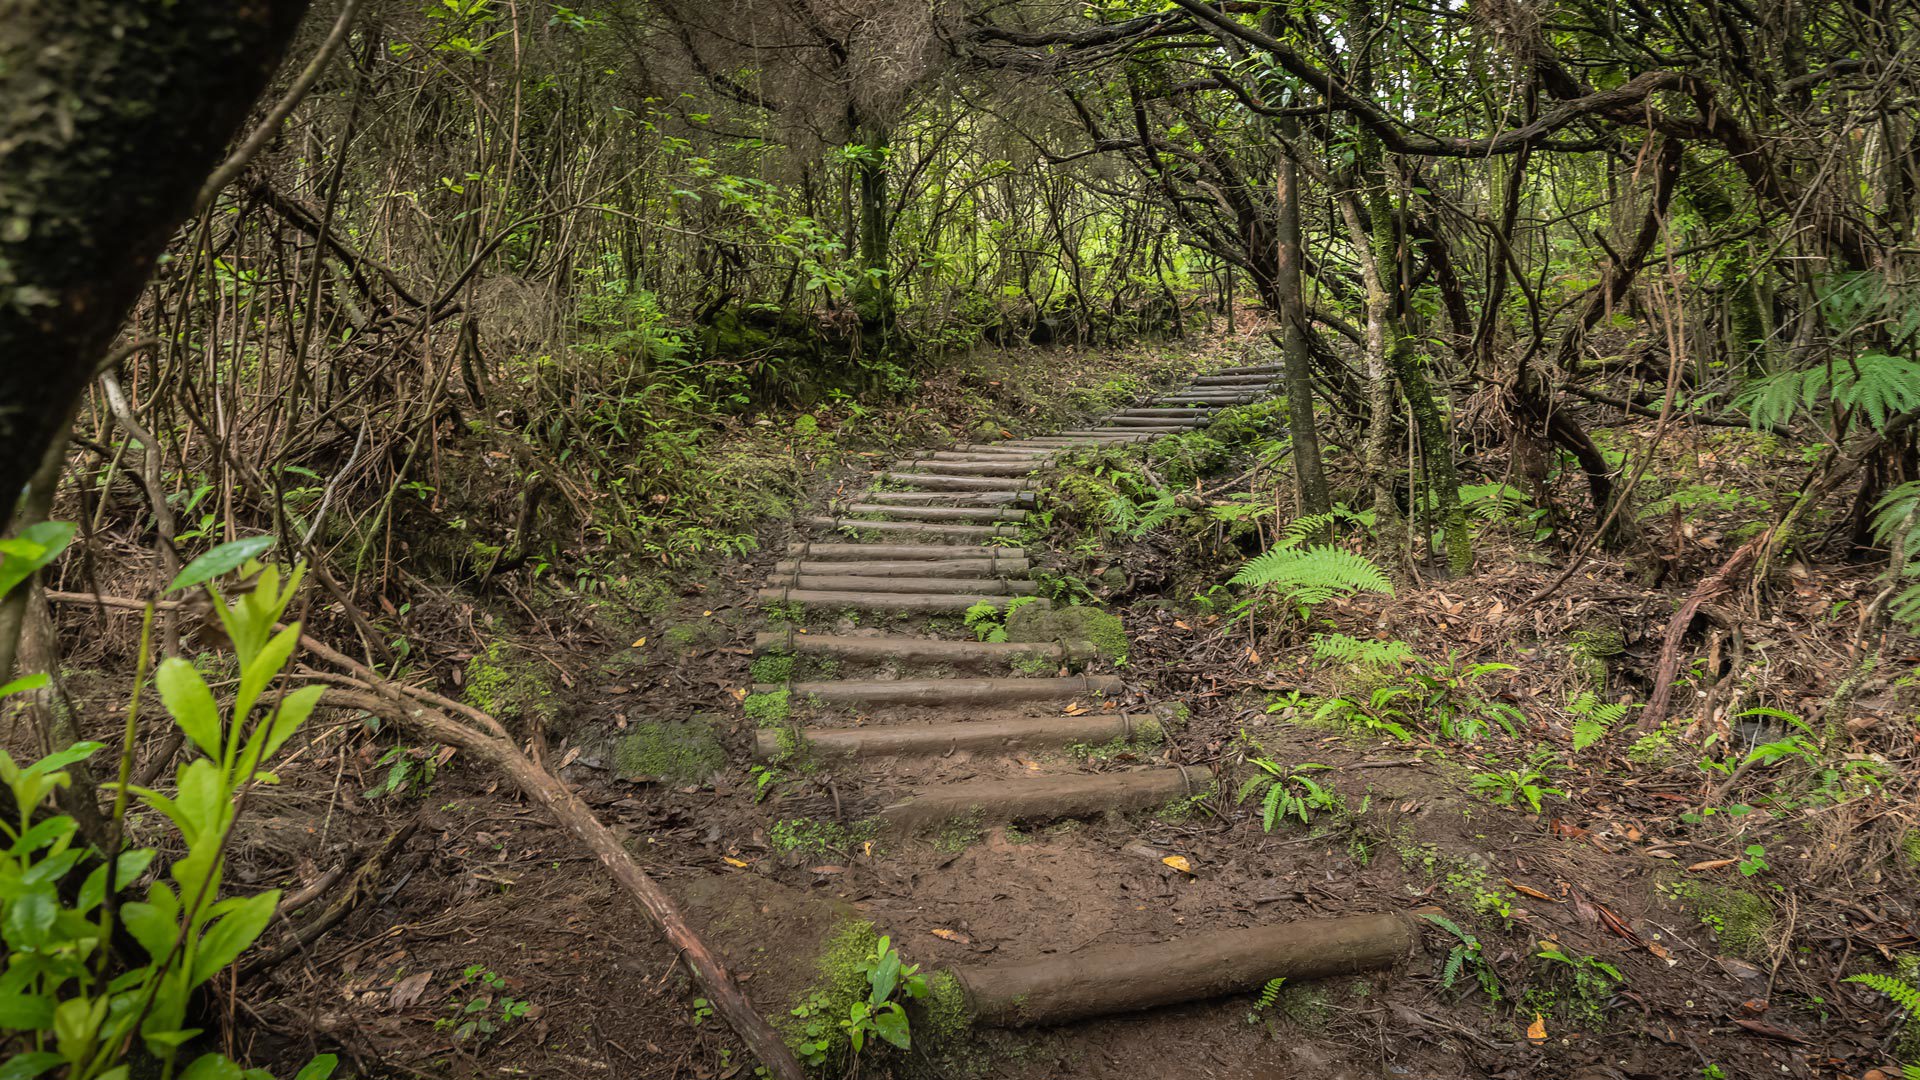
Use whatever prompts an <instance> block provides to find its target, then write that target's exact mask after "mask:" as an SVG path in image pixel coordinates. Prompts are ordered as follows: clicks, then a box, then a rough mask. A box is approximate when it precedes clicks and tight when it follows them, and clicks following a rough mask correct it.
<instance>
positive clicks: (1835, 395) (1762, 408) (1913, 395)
mask: <svg viewBox="0 0 1920 1080" xmlns="http://www.w3.org/2000/svg"><path fill="white" fill-rule="evenodd" d="M1823 395H1824V396H1825V398H1826V399H1827V400H1829V401H1831V402H1832V403H1833V404H1835V405H1838V406H1840V407H1841V408H1844V409H1847V410H1848V411H1850V412H1852V413H1854V414H1856V415H1861V416H1865V417H1866V419H1867V422H1868V424H1869V425H1870V426H1871V427H1872V428H1873V429H1874V430H1876V431H1879V430H1882V429H1884V428H1885V427H1886V425H1887V420H1888V419H1889V418H1891V417H1893V416H1895V415H1897V414H1899V413H1903V412H1909V411H1911V410H1913V409H1916V408H1920V364H1916V363H1914V362H1913V361H1911V360H1908V359H1907V358H1905V357H1901V356H1889V355H1887V354H1886V353H1879V352H1869V353H1863V354H1861V355H1860V356H1859V357H1858V358H1856V359H1854V360H1853V361H1852V362H1851V363H1835V364H1832V365H1825V364H1823V365H1821V366H1819V367H1816V368H1810V369H1808V370H1806V371H1786V372H1781V373H1780V374H1778V375H1773V376H1769V377H1767V378H1765V379H1761V380H1759V381H1758V382H1756V383H1754V384H1753V385H1752V386H1749V387H1748V388H1747V389H1746V390H1745V391H1743V392H1742V393H1741V394H1740V396H1739V397H1738V398H1736V399H1735V402H1736V404H1739V405H1742V406H1744V407H1745V408H1746V410H1747V415H1748V417H1749V419H1751V420H1752V422H1753V426H1754V427H1755V428H1756V429H1759V428H1768V427H1778V426H1780V425H1783V424H1786V423H1787V422H1788V421H1790V420H1792V419H1793V416H1794V414H1795V413H1796V412H1799V411H1801V410H1805V411H1806V412H1809V413H1811V412H1814V411H1815V410H1816V409H1817V408H1818V407H1819V405H1820V401H1821V398H1822V396H1823Z"/></svg>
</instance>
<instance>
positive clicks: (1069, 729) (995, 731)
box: [751, 367, 1414, 1075]
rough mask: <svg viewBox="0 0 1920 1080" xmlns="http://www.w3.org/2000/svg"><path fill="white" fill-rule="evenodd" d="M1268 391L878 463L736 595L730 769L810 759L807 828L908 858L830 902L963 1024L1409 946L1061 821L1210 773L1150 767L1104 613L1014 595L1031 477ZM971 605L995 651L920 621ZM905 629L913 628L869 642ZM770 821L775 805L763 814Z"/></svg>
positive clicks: (1388, 960)
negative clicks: (952, 982) (741, 605)
mask: <svg viewBox="0 0 1920 1080" xmlns="http://www.w3.org/2000/svg"><path fill="white" fill-rule="evenodd" d="M1277 378H1278V369H1277V368H1275V367H1249V368H1234V369H1228V370H1225V371H1222V372H1219V373H1216V374H1213V375H1209V376H1203V377H1201V378H1198V379H1196V380H1195V381H1194V382H1193V383H1192V384H1191V385H1189V386H1187V387H1185V388H1182V389H1180V390H1177V391H1174V392H1171V393H1168V394H1166V395H1163V396H1161V397H1160V398H1158V399H1156V400H1153V401H1150V402H1147V403H1145V404H1143V405H1141V406H1139V407H1136V408H1129V409H1126V410H1123V411H1120V412H1117V413H1114V414H1112V415H1110V416H1107V417H1106V418H1104V419H1103V420H1101V421H1099V422H1098V423H1097V424H1095V425H1093V426H1090V427H1087V428H1084V429H1081V430H1070V431H1063V432H1060V433H1058V434H1057V435H1053V436H1047V437H1038V438H1025V439H1014V440H1009V441H1004V442H990V443H974V444H968V445H961V446H957V447H955V448H954V449H951V450H942V451H933V452H925V453H920V454H917V455H914V456H913V457H911V458H908V459H906V460H903V461H899V462H896V463H894V464H892V465H891V466H889V467H887V468H885V469H884V470H882V471H881V472H880V474H879V476H878V477H877V478H876V483H875V484H874V485H873V486H872V489H871V490H868V491H864V492H862V493H860V494H858V495H857V496H855V497H852V498H849V499H847V500H845V501H844V502H841V501H836V502H835V503H834V504H832V505H830V506H828V507H826V508H824V512H821V513H817V514H813V515H810V516H807V517H805V518H804V519H803V520H802V522H801V524H802V527H803V530H804V532H803V535H804V536H806V539H804V540H801V541H798V542H795V543H793V544H791V545H790V546H789V548H788V550H787V552H786V553H785V558H784V559H782V560H781V561H780V562H778V563H777V564H776V565H775V566H774V567H773V570H772V573H771V574H770V576H769V577H768V579H767V581H766V582H765V586H764V588H762V589H761V590H760V593H759V595H760V598H761V600H762V602H763V604H765V605H766V606H767V607H768V609H769V610H771V611H772V612H775V613H777V614H780V615H784V616H786V618H784V619H780V620H769V622H768V623H767V625H766V627H765V628H764V629H763V630H762V632H760V633H759V634H758V635H757V636H756V640H755V653H756V656H757V657H760V658H762V662H761V663H758V664H756V671H758V672H760V673H761V674H762V675H763V676H764V675H765V674H766V673H767V672H769V671H773V672H777V673H778V674H779V675H780V676H782V677H783V678H782V681H779V682H761V683H757V684H756V685H755V686H754V688H753V689H754V692H755V695H756V697H755V698H754V699H751V700H754V701H758V702H764V703H774V702H777V703H778V705H777V707H775V708H771V709H768V710H765V711H764V712H763V715H762V718H761V719H762V727H761V728H760V730H759V731H758V732H757V741H756V746H755V756H756V757H757V758H759V759H760V760H762V761H765V762H788V763H792V762H794V761H806V762H810V763H811V764H812V765H813V766H814V767H815V768H818V769H821V770H825V771H826V773H827V775H830V776H831V777H832V780H831V782H830V784H829V788H830V791H831V793H832V795H831V797H832V806H831V808H830V810H829V811H828V812H827V813H825V814H823V815H822V816H824V817H829V818H837V819H838V820H839V821H842V822H856V821H862V820H865V821H875V822H877V823H878V830H877V832H876V833H875V834H874V836H873V842H875V843H877V844H880V845H882V846H884V847H885V848H888V849H892V850H894V851H917V852H919V853H920V857H918V858H915V857H909V858H907V859H905V860H904V863H903V862H902V861H901V860H896V859H893V858H889V859H887V860H876V861H884V862H885V863H891V864H894V865H893V866H892V867H891V868H889V869H881V870H877V871H875V872H876V873H877V874H878V875H879V876H880V878H881V881H880V883H879V885H878V886H876V887H873V888H867V889H861V890H858V891H856V892H854V893H852V894H849V893H848V892H846V891H842V892H841V893H840V895H842V896H849V895H851V898H852V899H855V900H859V901H862V903H861V904H860V907H861V909H862V911H863V913H865V914H866V915H868V916H869V917H871V918H872V919H873V920H874V922H875V923H876V924H877V925H878V926H879V927H880V929H881V931H882V932H891V933H893V934H895V935H896V938H897V940H899V941H900V942H901V943H902V948H903V950H904V951H905V952H906V953H907V955H908V957H909V959H924V960H929V961H930V965H929V966H934V965H939V966H942V967H944V968H945V969H946V970H950V971H952V972H953V973H954V974H955V975H957V976H958V978H959V981H960V983H961V985H962V986H963V987H964V989H965V991H966V994H967V998H968V1005H969V1006H970V1010H971V1013H972V1015H973V1017H974V1018H975V1020H976V1022H977V1023H979V1024H981V1025H985V1026H1002V1027H1006V1026H1024V1025H1055V1024H1062V1023H1068V1022H1074V1021H1082V1020H1087V1019H1089V1018H1096V1017H1101V1016H1107V1015H1115V1014H1124V1013H1129V1012H1133V1011H1135V1010H1140V1009H1146V1008H1152V1007H1160V1006H1168V1005H1177V1004H1179V1003H1182V1002H1188V1001H1195V1000H1200V999H1206V998H1210V997H1215V996H1219V995H1223V994H1232V993H1243V992H1249V991H1257V990H1258V989H1259V988H1260V987H1261V986H1262V985H1263V984H1265V983H1266V982H1267V981H1268V980H1270V979H1273V978H1276V977H1281V976H1285V977H1287V978H1289V979H1293V980H1299V979H1303V978H1312V977H1314V976H1317V975H1327V974H1339V973H1350V972H1354V971H1363V970H1371V969H1377V968H1382V967H1386V966H1389V965H1391V964H1392V963H1393V962H1394V961H1395V960H1397V959H1399V958H1400V957H1401V956H1402V955H1404V954H1405V953H1406V952H1407V951H1408V950H1409V948H1410V947H1411V944H1412V941H1413V937H1414V935H1413V932H1412V930H1411V928H1410V926H1409V924H1408V923H1407V921H1406V920H1405V919H1404V918H1403V917H1401V916H1399V915H1371V916H1356V917H1347V918H1334V919H1319V920H1304V921H1290V922H1289V921H1278V920H1273V921H1270V920H1267V919H1263V918H1262V917H1261V912H1260V910H1258V908H1257V905H1253V904H1248V903H1247V902H1246V900H1245V898H1244V897H1235V896H1234V895H1232V893H1231V890H1230V889H1228V888H1226V887H1224V886H1214V885H1211V884H1210V883H1208V882H1207V881H1205V880H1204V879H1196V878H1189V877H1186V876H1183V875H1179V874H1177V873H1174V872H1173V871H1169V869H1168V865H1167V864H1163V861H1162V859H1161V857H1160V856H1161V855H1162V853H1161V852H1158V851H1155V850H1152V849H1148V848H1145V847H1143V846H1141V845H1133V847H1132V848H1130V849H1129V851H1130V853H1131V854H1132V855H1134V856H1137V857H1136V858H1133V859H1131V860H1128V861H1127V862H1126V863H1124V864H1122V865H1115V860H1114V858H1113V856H1112V843H1111V838H1110V837H1108V838H1105V840H1104V841H1103V842H1100V843H1090V842H1087V841H1088V837H1087V835H1086V834H1085V833H1084V832H1082V831H1081V830H1080V829H1079V828H1078V827H1079V826H1080V825H1082V824H1084V823H1088V822H1095V821H1103V820H1108V819H1122V817H1123V815H1125V814H1127V813H1129V812H1137V813H1151V812H1154V811H1164V810H1165V809H1166V808H1168V807H1169V806H1176V807H1177V805H1178V804H1179V803H1181V802H1182V800H1188V799H1192V798H1194V797H1196V796H1202V795H1204V794H1206V793H1208V792H1209V791H1211V790H1212V789H1213V785H1214V784H1215V782H1216V778H1215V777H1214V776H1213V774H1212V773H1211V771H1210V770H1208V769H1206V768H1204V767H1190V766H1184V765H1178V764H1167V763H1165V762H1164V760H1161V759H1163V758H1164V755H1161V754H1159V753H1157V752H1156V750H1155V749H1154V747H1155V744H1156V743H1158V742H1159V740H1160V738H1161V736H1162V734H1163V727H1162V725H1163V724H1169V723H1177V722H1178V717H1179V715H1180V714H1181V710H1180V709H1179V708H1178V704H1177V703H1171V702H1154V701H1147V700H1141V699H1140V698H1138V697H1137V696H1134V695H1131V694H1129V692H1128V689H1127V682H1126V679H1125V678H1124V677H1123V676H1124V674H1125V671H1126V669H1125V668H1124V667H1121V666H1116V665H1115V663H1114V661H1115V660H1116V659H1117V656H1116V653H1115V651H1114V650H1115V648H1116V646H1117V647H1119V648H1124V644H1123V643H1122V642H1121V641H1119V640H1118V639H1117V638H1115V637H1114V636H1113V633H1112V631H1113V629H1114V628H1115V624H1114V622H1113V621H1112V620H1111V617H1110V616H1103V615H1098V614H1093V615H1091V616H1089V613H1090V612H1091V611H1092V609H1054V608H1052V607H1051V606H1050V604H1049V601H1047V600H1046V599H1043V598H1039V597H1035V596H1033V595H1032V594H1034V593H1035V592H1036V589H1037V586H1036V583H1035V581H1034V580H1033V579H1032V573H1033V571H1035V570H1036V569H1038V568H1042V567H1044V566H1045V565H1046V563H1047V557H1048V553H1047V552H1045V551H1032V550H1026V549H1023V548H1021V547H1018V546H1013V545H1015V544H1016V543H1017V542H1018V537H1019V535H1020V534H1021V531H1022V529H1021V526H1022V523H1023V521H1024V520H1025V519H1026V517H1027V514H1028V513H1029V510H1030V508H1031V505H1032V502H1033V498H1034V488H1035V485H1036V480H1035V477H1036V474H1038V473H1039V472H1040V471H1042V470H1043V469H1044V468H1045V467H1046V465H1047V463H1048V461H1049V460H1050V459H1052V458H1054V457H1055V456H1056V455H1059V454H1061V453H1064V452H1068V451H1072V450H1077V449H1081V448H1085V447H1099V446H1107V445H1115V444H1122V443H1130V442H1137V441H1144V440H1151V439H1154V438H1157V437H1159V436H1161V435H1164V434H1169V433H1175V432H1182V431H1188V430H1192V429H1195V428H1199V427H1204V426H1206V425H1207V424H1209V423H1210V422H1211V420H1212V418H1213V417H1214V416H1215V415H1216V414H1217V413H1218V412H1219V410H1221V409H1224V408H1228V407H1231V406H1234V405H1241V404H1247V403H1251V402H1254V401H1256V400H1258V399H1260V398H1262V397H1264V396H1267V395H1269V394H1271V393H1273V392H1274V391H1275V390H1276V389H1277V385H1276V383H1275V381H1274V380H1276V379H1277ZM1022 597H1028V598H1029V599H1026V600H1024V601H1022V600H1020V598H1022ZM982 604H985V605H990V606H992V607H995V608H999V609H1002V610H1003V611H1004V610H1005V609H1007V608H1008V607H1009V605H1013V606H1014V608H1015V609H1016V610H1014V611H1013V612H1012V613H1011V614H1010V615H1009V616H1007V622H1008V626H1007V629H1008V630H1009V631H1010V633H1011V637H1012V638H1013V639H1014V640H1009V641H1004V642H1000V641H993V642H983V641H973V640H967V639H966V638H965V637H962V636H958V635H956V636H947V637H942V636H938V633H937V632H936V630H935V629H934V628H933V627H930V626H929V621H931V622H932V623H935V624H943V627H942V628H945V629H947V630H949V631H950V632H951V629H952V627H953V624H955V623H957V621H958V620H959V619H960V618H961V617H962V616H963V614H964V613H965V612H966V611H967V610H968V609H970V608H976V607H977V606H978V605H982ZM1102 619H1106V620H1108V621H1107V622H1106V623H1104V624H1103V623H1102V622H1101V620H1102ZM906 626H911V627H913V628H914V630H915V632H913V633H907V632H902V631H901V630H895V629H888V628H886V627H906ZM877 627H878V628H877ZM767 657H776V658H781V659H779V660H777V661H776V662H775V663H772V664H768V663H766V662H765V660H764V658H767ZM767 713H771V715H766V714H767ZM823 809H826V808H823ZM792 812H794V808H793V807H788V806H782V805H781V800H779V799H778V798H776V799H775V801H774V803H773V813H774V814H775V815H777V816H785V815H786V814H789V813H792ZM860 842H861V843H865V841H860ZM824 857H825V856H823V858H824ZM820 870H821V872H822V873H823V875H831V874H839V873H841V872H842V868H840V867H836V866H828V867H822V868H820ZM1170 878H1171V881H1170V880H1169V879H1170ZM822 880H825V878H824V877H823V879H822ZM1170 884H1171V885H1173V886H1177V887H1178V890H1179V893H1180V895H1179V896H1178V898H1177V899H1176V900H1174V902H1172V903H1168V902H1167V899H1168V894H1167V893H1166V892H1165V891H1164V890H1165V889H1167V888H1168V887H1169V886H1170ZM1189 911H1190V912H1193V913H1195V917H1193V918H1191V919H1190V918H1189V917H1188V915H1187V914H1186V912H1189ZM1221 912H1226V913H1227V914H1226V915H1225V916H1221V915H1220V914H1218V913H1221ZM1202 913H1204V914H1202ZM1163 1011H1164V1010H1163ZM1115 1064H1118V1063H1117V1062H1116V1063H1115ZM1090 1071H1091V1074H1104V1073H1105V1070H1102V1069H1098V1068H1094V1069H1091V1070H1090ZM1204 1071H1205V1072H1206V1073H1208V1074H1210V1075H1228V1074H1221V1073H1216V1072H1214V1071H1213V1070H1212V1069H1211V1067H1210V1068H1209V1069H1207V1070H1204ZM1256 1071H1257V1070H1256ZM1230 1074H1232V1075H1239V1073H1238V1072H1237V1071H1236V1072H1234V1073H1230ZM1253 1074H1255V1073H1247V1075H1253ZM1260 1074H1263V1075H1264V1073H1260ZM1196 1075H1199V1073H1196Z"/></svg>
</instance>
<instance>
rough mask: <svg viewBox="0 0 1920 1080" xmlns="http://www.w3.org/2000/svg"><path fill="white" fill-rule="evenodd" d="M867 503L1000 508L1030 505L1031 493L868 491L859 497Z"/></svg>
mask: <svg viewBox="0 0 1920 1080" xmlns="http://www.w3.org/2000/svg"><path fill="white" fill-rule="evenodd" d="M860 497H861V498H862V499H864V500H866V501H867V502H874V503H899V504H901V505H905V506H1002V505H1008V504H1012V503H1030V502H1032V501H1033V492H1031V491H869V492H866V493H864V494H862V495H861V496H860Z"/></svg>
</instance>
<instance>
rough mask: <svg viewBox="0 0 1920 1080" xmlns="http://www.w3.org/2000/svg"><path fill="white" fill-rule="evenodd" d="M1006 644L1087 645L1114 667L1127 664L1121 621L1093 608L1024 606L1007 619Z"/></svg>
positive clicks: (1124, 637) (1111, 614) (1124, 634)
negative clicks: (1014, 642) (1036, 642)
mask: <svg viewBox="0 0 1920 1080" xmlns="http://www.w3.org/2000/svg"><path fill="white" fill-rule="evenodd" d="M1007 640H1008V641H1046V642H1059V643H1062V644H1064V643H1066V642H1070V641H1090V642H1092V643H1093V646H1094V648H1096V649H1098V650H1099V651H1100V655H1102V656H1104V657H1106V658H1107V659H1108V660H1109V661H1111V662H1113V663H1114V664H1124V663H1126V662H1127V634H1126V629H1125V627H1124V626H1123V625H1122V624H1121V622H1120V617H1119V616H1118V615H1115V614H1113V613H1112V612H1107V611H1101V610H1100V609H1099V608H1094V607H1084V606H1083V607H1060V608H1042V607H1040V606H1039V605H1038V604H1026V605H1023V606H1021V607H1019V608H1016V609H1014V611H1013V613H1012V614H1011V615H1008V616H1007Z"/></svg>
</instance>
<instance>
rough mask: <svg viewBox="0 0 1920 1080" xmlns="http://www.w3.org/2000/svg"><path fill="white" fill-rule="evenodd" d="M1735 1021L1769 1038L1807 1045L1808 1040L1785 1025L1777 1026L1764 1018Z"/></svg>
mask: <svg viewBox="0 0 1920 1080" xmlns="http://www.w3.org/2000/svg"><path fill="white" fill-rule="evenodd" d="M1734 1023H1736V1024H1738V1025H1740V1026H1741V1027H1743V1028H1746V1029H1747V1030H1748V1031H1751V1032H1753V1033H1754V1034H1755V1035H1763V1036H1765V1037H1767V1038H1769V1039H1779V1040H1780V1041H1781V1042H1790V1043H1799V1044H1800V1045H1802V1046H1805V1045H1807V1040H1806V1039H1804V1038H1802V1037H1801V1036H1800V1035H1798V1034H1797V1033H1795V1032H1792V1031H1788V1030H1787V1029H1786V1028H1783V1027H1776V1026H1774V1025H1772V1024H1769V1023H1767V1022H1766V1021H1764V1020H1735V1021H1734Z"/></svg>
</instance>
